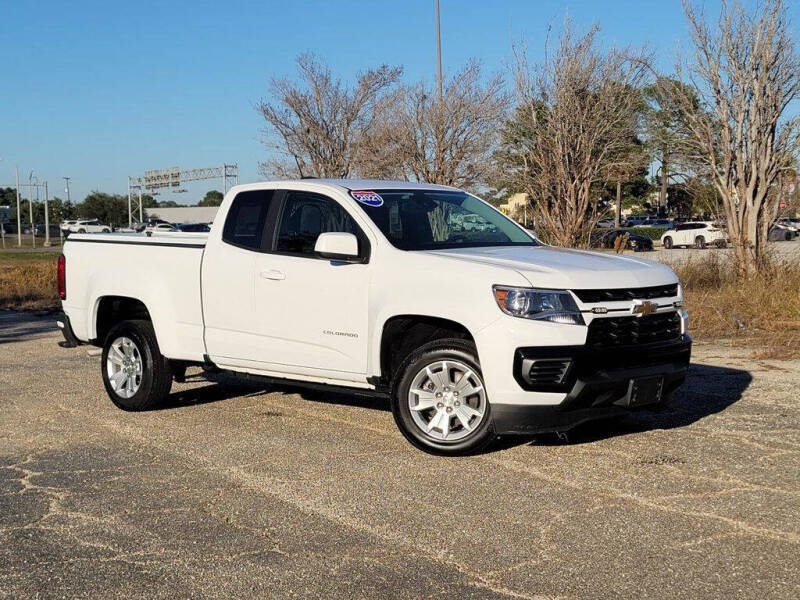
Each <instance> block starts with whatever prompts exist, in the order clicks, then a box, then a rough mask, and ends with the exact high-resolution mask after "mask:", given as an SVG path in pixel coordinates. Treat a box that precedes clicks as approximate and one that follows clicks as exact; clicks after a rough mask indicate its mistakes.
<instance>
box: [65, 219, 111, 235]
mask: <svg viewBox="0 0 800 600" xmlns="http://www.w3.org/2000/svg"><path fill="white" fill-rule="evenodd" d="M67 231H69V232H70V233H111V225H105V224H104V223H101V222H100V221H99V220H98V219H79V220H77V221H75V222H74V223H72V224H70V225H69V226H68V227H67Z"/></svg>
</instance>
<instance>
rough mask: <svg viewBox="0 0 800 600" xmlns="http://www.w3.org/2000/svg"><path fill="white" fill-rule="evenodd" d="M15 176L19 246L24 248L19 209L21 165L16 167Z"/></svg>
mask: <svg viewBox="0 0 800 600" xmlns="http://www.w3.org/2000/svg"><path fill="white" fill-rule="evenodd" d="M14 174H15V175H16V177H17V246H22V219H21V216H20V207H19V165H14Z"/></svg>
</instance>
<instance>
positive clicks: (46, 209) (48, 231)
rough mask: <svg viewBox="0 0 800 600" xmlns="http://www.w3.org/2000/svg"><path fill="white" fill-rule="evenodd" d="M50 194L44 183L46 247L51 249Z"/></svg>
mask: <svg viewBox="0 0 800 600" xmlns="http://www.w3.org/2000/svg"><path fill="white" fill-rule="evenodd" d="M48 200H49V198H48V192H47V182H46V181H45V182H44V245H45V247H50V215H48V214H47V213H48V212H49V211H48Z"/></svg>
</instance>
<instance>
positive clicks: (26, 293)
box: [0, 253, 59, 309]
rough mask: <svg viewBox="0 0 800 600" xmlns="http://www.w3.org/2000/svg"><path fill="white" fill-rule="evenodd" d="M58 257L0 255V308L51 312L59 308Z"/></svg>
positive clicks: (50, 255) (49, 255) (44, 255)
mask: <svg viewBox="0 0 800 600" xmlns="http://www.w3.org/2000/svg"><path fill="white" fill-rule="evenodd" d="M57 260H58V254H52V253H47V254H30V253H29V254H27V255H22V254H20V255H16V256H9V255H7V253H3V254H0V309H10V308H11V309H53V308H57V307H58V306H59V300H58V286H57V283H56V263H57Z"/></svg>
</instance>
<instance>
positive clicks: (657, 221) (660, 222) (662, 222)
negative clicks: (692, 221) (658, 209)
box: [645, 219, 675, 229]
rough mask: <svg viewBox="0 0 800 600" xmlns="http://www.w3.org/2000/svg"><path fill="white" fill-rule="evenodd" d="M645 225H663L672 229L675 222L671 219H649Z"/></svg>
mask: <svg viewBox="0 0 800 600" xmlns="http://www.w3.org/2000/svg"><path fill="white" fill-rule="evenodd" d="M645 225H646V226H647V227H663V228H664V229H672V228H673V226H674V225H675V224H674V223H673V222H672V221H671V220H670V219H648V221H647V223H645Z"/></svg>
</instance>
